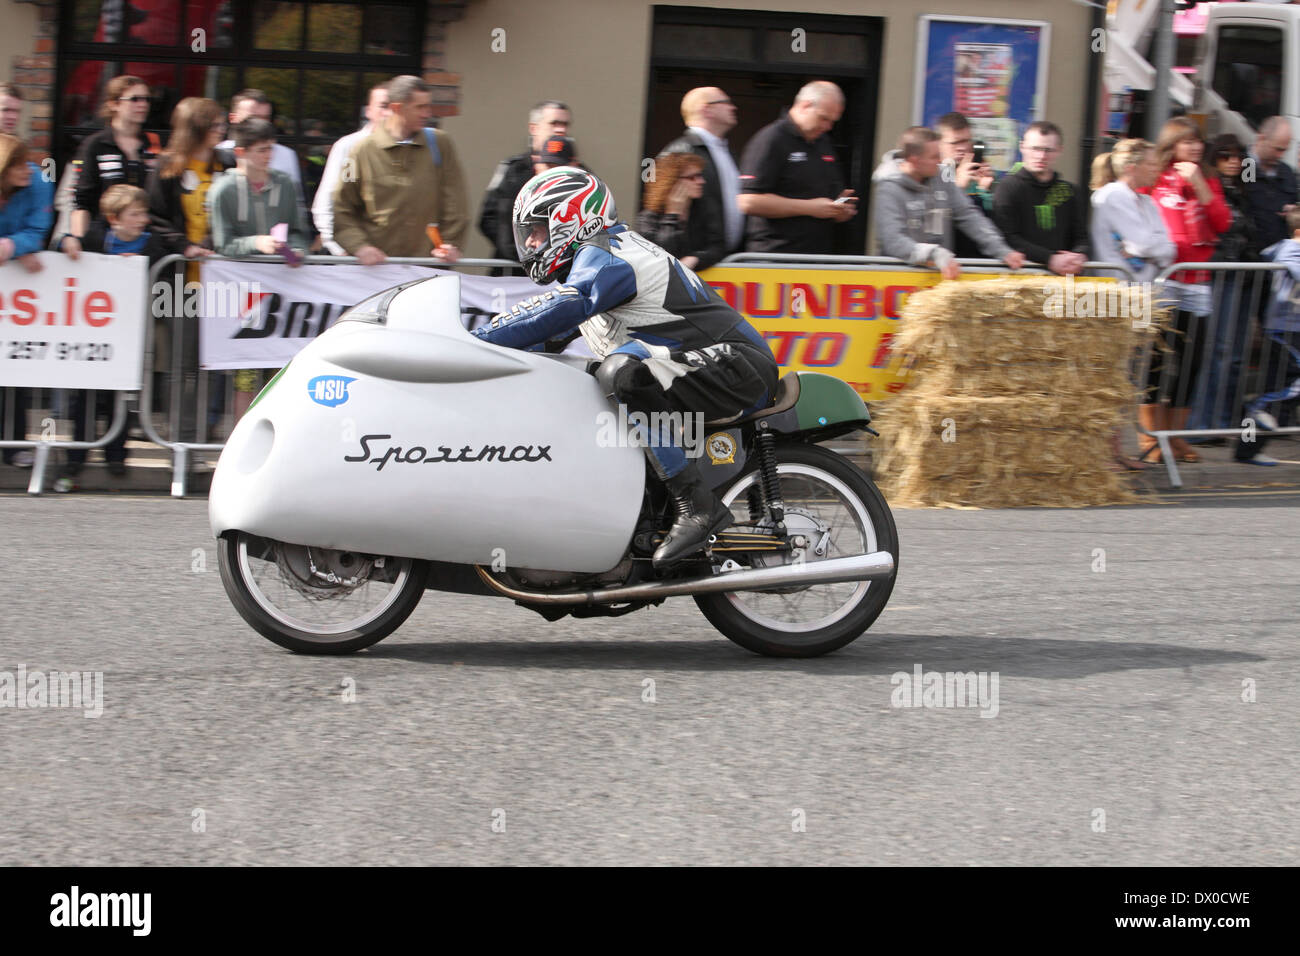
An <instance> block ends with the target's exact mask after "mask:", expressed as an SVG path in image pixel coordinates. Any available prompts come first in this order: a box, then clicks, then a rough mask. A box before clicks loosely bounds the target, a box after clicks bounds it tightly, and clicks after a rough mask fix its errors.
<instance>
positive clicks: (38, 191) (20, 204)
mask: <svg viewBox="0 0 1300 956" xmlns="http://www.w3.org/2000/svg"><path fill="white" fill-rule="evenodd" d="M53 200H54V190H53V188H52V186H51V184H50V183H48V182H46V181H45V179H44V177H42V176H41V173H40V170H39V169H38V168H37V166H36V164H35V163H29V162H28V161H27V146H26V144H25V143H23V141H22V140H20V139H19V138H18V137H17V136H10V135H9V134H8V133H0V266H2V265H4V264H5V263H7V262H9V261H11V260H13V261H16V262H18V263H19V264H20V265H21V266H22V267H23V268H24V269H26V270H27V271H28V272H40V271H41V262H40V260H39V259H37V258H36V253H37V252H38V251H39V250H40V249H41V248H42V246H43V244H44V242H45V234H46V233H47V232H48V231H49V229H50V221H51V220H52V219H53V215H54V211H53V207H52V205H51V204H52V203H53ZM6 391H8V390H7V389H4V388H0V399H3V398H4V395H5V393H6ZM9 394H11V395H12V396H13V401H11V402H9V403H8V406H9V407H8V408H7V409H5V410H4V412H3V415H2V416H0V438H3V439H18V440H22V439H24V438H26V437H27V405H28V398H29V395H28V392H27V389H23V388H20V389H14V390H12V392H10V393H9ZM0 457H3V460H4V462H5V464H10V465H18V466H19V467H22V468H30V467H31V466H32V460H33V456H32V453H31V452H30V451H29V450H27V449H25V448H23V449H13V448H5V449H3V452H2V453H0Z"/></svg>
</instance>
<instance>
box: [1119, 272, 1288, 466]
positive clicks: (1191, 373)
mask: <svg viewBox="0 0 1300 956" xmlns="http://www.w3.org/2000/svg"><path fill="white" fill-rule="evenodd" d="M1285 269H1286V267H1285V266H1283V265H1281V264H1279V263H1275V262H1176V263H1174V264H1173V265H1171V266H1169V267H1168V268H1167V269H1164V270H1163V271H1162V272H1161V273H1160V274H1159V275H1158V276H1157V277H1156V278H1155V280H1154V286H1155V295H1157V296H1158V297H1159V298H1161V299H1162V300H1164V301H1165V302H1166V303H1167V304H1171V303H1174V302H1175V301H1177V300H1180V297H1179V294H1178V293H1179V289H1178V286H1177V285H1174V286H1173V287H1171V286H1170V285H1169V283H1170V281H1171V280H1172V279H1173V276H1174V275H1175V274H1177V273H1179V272H1184V271H1187V272H1209V273H1211V278H1210V281H1209V282H1208V283H1202V285H1203V286H1208V291H1209V296H1208V300H1209V307H1210V312H1209V314H1208V315H1198V314H1193V313H1191V312H1187V314H1186V316H1184V319H1183V321H1181V322H1177V321H1176V324H1177V325H1181V326H1184V327H1183V328H1177V329H1175V330H1174V331H1172V332H1170V333H1167V334H1166V335H1165V336H1164V339H1165V342H1166V346H1167V347H1172V346H1174V345H1180V346H1181V348H1182V354H1181V357H1180V359H1179V361H1178V362H1177V363H1174V362H1170V361H1166V360H1164V359H1163V358H1161V359H1160V360H1159V361H1160V374H1159V376H1158V377H1156V381H1155V383H1154V385H1152V383H1151V381H1150V379H1151V378H1152V377H1153V376H1151V375H1150V374H1149V373H1150V370H1151V365H1152V363H1153V362H1154V361H1156V360H1157V359H1156V353H1157V346H1156V344H1155V343H1154V342H1151V343H1148V344H1147V346H1146V347H1145V348H1144V349H1143V351H1142V353H1141V355H1140V358H1139V361H1138V362H1137V363H1136V376H1135V381H1136V383H1137V385H1138V387H1139V388H1145V387H1147V386H1151V387H1154V388H1156V389H1157V391H1156V393H1155V394H1156V397H1159V396H1161V395H1167V396H1168V398H1169V404H1170V406H1171V407H1174V408H1190V409H1191V412H1190V419H1189V421H1188V422H1187V424H1186V425H1185V426H1183V427H1169V428H1155V429H1147V428H1144V427H1142V425H1141V424H1140V423H1139V426H1138V431H1139V433H1141V434H1145V435H1149V436H1151V437H1153V438H1155V439H1156V442H1157V447H1159V449H1160V456H1161V458H1162V460H1163V461H1164V462H1165V465H1166V467H1167V469H1168V473H1169V481H1170V484H1171V485H1172V486H1173V487H1174V488H1181V487H1182V477H1181V475H1180V474H1179V470H1178V463H1177V455H1176V454H1175V452H1174V450H1173V447H1172V443H1171V439H1174V438H1228V439H1229V440H1231V439H1234V438H1242V437H1243V436H1244V435H1245V433H1246V432H1247V429H1248V428H1249V427H1250V426H1251V423H1250V422H1249V421H1248V420H1247V419H1246V418H1245V417H1244V414H1243V413H1244V411H1245V405H1246V402H1247V400H1248V399H1250V398H1251V397H1253V396H1259V395H1262V394H1265V393H1267V392H1268V391H1270V390H1273V389H1276V388H1277V387H1279V386H1280V385H1281V384H1282V383H1281V382H1280V381H1273V380H1270V369H1272V370H1273V371H1274V373H1275V374H1276V373H1279V372H1280V371H1282V370H1284V369H1285V367H1286V366H1285V362H1284V361H1282V360H1284V359H1285V355H1284V354H1283V349H1282V347H1281V346H1279V345H1278V344H1277V343H1275V342H1274V341H1273V340H1272V339H1270V338H1269V337H1268V335H1267V334H1265V333H1264V328H1263V317H1264V312H1265V310H1266V309H1267V308H1268V306H1269V303H1270V299H1271V295H1270V290H1271V286H1272V282H1271V276H1270V273H1273V272H1282V271H1285ZM1174 281H1175V282H1176V281H1177V280H1174ZM1202 295H1203V293H1202ZM1297 308H1300V304H1297ZM1184 311H1186V310H1184ZM1148 397H1150V396H1148ZM1260 431H1261V430H1260V429H1258V427H1257V426H1256V433H1257V434H1258V433H1259V432H1260ZM1298 433H1300V427H1296V426H1284V427H1281V428H1278V429H1276V430H1273V431H1268V432H1267V434H1268V435H1269V436H1274V435H1294V434H1298Z"/></svg>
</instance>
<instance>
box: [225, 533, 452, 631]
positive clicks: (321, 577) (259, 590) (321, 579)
mask: <svg viewBox="0 0 1300 956" xmlns="http://www.w3.org/2000/svg"><path fill="white" fill-rule="evenodd" d="M217 555H218V562H219V564H220V566H221V582H222V584H224V585H225V587H226V594H227V595H228V596H229V597H230V602H231V603H232V604H233V605H234V606H235V610H237V611H238V612H239V614H240V616H241V617H242V618H243V619H244V620H245V621H247V622H248V623H249V624H250V625H251V626H252V627H253V629H254V630H256V631H257V632H258V633H259V634H261V635H262V636H263V637H265V638H267V639H268V640H270V641H273V642H274V643H276V644H279V645H280V646H281V647H287V648H288V649H289V650H291V651H297V652H298V653H302V654H350V653H352V652H353V651H358V650H361V648H363V647H369V646H370V645H372V644H377V643H378V642H379V641H382V640H383V639H384V638H385V637H387V636H388V635H389V634H391V633H392V632H393V631H394V630H396V629H397V628H398V627H399V626H400V625H401V623H402V622H403V621H405V620H406V619H407V617H409V616H410V614H411V612H412V611H414V610H415V606H416V605H417V604H419V603H420V598H421V597H422V596H423V594H424V585H425V579H426V577H427V575H428V566H427V565H426V564H425V563H424V562H423V561H418V560H414V559H412V558H394V557H386V556H383V555H373V554H360V553H357V552H352V551H337V550H332V549H328V548H314V547H309V546H306V545H298V544H287V543H285V542H283V541H275V540H273V539H271V538H263V537H258V536H257V535H251V534H246V533H245V532H242V531H232V532H230V533H228V534H226V535H224V536H223V537H222V538H221V540H220V542H219V544H218V548H217Z"/></svg>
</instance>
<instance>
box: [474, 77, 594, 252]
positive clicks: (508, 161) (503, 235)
mask: <svg viewBox="0 0 1300 956" xmlns="http://www.w3.org/2000/svg"><path fill="white" fill-rule="evenodd" d="M572 122H573V116H572V114H571V113H570V112H569V107H568V106H567V105H566V104H564V103H561V102H560V101H559V100H542V102H540V103H538V104H537V105H536V106H534V107H533V108H532V109H531V110H529V111H528V151H527V152H524V153H520V154H519V155H518V156H508V157H506V158H505V159H503V160H501V162H499V163H498V164H497V168H496V172H494V173H493V174H492V179H491V181H490V182H489V183H488V187H487V192H485V193H484V194H483V208H482V209H481V210H480V211H479V217H478V228H479V231H480V232H481V233H483V235H484V236H486V237H487V240H488V242H490V243H492V255H493V256H494V257H496V258H497V259H517V258H518V257H519V253H518V252H516V251H515V234H514V226H513V225H512V224H511V220H510V216H511V214H512V213H513V212H514V205H515V197H516V196H518V195H519V190H520V189H521V188H522V187H523V185H524V183H526V182H528V180H530V179H532V178H533V155H534V154H536V153H540V152H541V151H542V146H543V145H544V144H545V143H546V141H547V140H548V139H550V138H551V137H552V136H567V135H569V126H570V125H571V124H572ZM515 271H516V272H518V270H515ZM518 274H522V273H518Z"/></svg>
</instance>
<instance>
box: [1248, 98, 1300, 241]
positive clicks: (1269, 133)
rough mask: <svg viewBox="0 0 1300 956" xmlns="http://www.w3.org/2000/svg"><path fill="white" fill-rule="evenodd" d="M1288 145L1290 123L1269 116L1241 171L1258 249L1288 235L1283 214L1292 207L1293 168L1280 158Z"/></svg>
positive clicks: (1294, 193)
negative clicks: (1247, 161)
mask: <svg viewBox="0 0 1300 956" xmlns="http://www.w3.org/2000/svg"><path fill="white" fill-rule="evenodd" d="M1290 148H1291V124H1290V123H1289V122H1287V120H1286V118H1285V117H1282V116H1270V117H1269V118H1268V119H1266V120H1264V122H1263V123H1262V124H1260V127H1259V134H1258V135H1257V136H1256V137H1255V146H1254V148H1253V149H1252V150H1251V153H1250V157H1249V166H1248V167H1247V168H1245V169H1244V170H1243V175H1242V179H1243V180H1244V182H1245V187H1246V201H1247V203H1248V204H1249V207H1250V214H1251V217H1252V218H1253V219H1254V223H1255V236H1256V239H1257V241H1258V242H1259V246H1260V248H1261V249H1262V248H1265V247H1267V246H1271V245H1273V244H1275V243H1278V242H1281V241H1282V240H1284V239H1287V238H1289V233H1288V232H1287V230H1286V220H1285V218H1284V217H1285V216H1286V214H1287V213H1288V212H1290V211H1291V210H1292V209H1294V208H1295V204H1296V175H1295V170H1293V169H1292V168H1291V167H1290V166H1288V165H1287V164H1286V163H1284V162H1283V161H1282V157H1283V156H1285V155H1286V153H1287V150H1289V149H1290Z"/></svg>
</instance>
